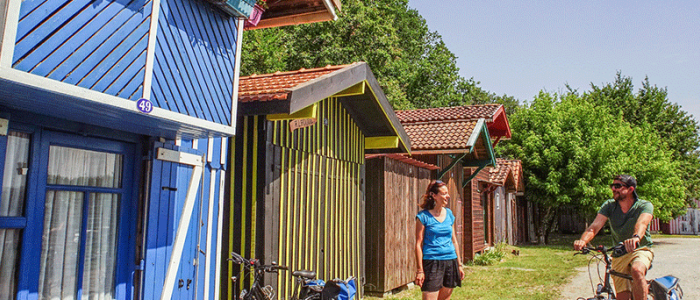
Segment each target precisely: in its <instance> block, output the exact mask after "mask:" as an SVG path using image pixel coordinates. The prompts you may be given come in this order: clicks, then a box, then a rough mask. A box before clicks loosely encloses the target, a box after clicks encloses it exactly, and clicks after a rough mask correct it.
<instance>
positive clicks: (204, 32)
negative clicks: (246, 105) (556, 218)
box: [13, 0, 237, 125]
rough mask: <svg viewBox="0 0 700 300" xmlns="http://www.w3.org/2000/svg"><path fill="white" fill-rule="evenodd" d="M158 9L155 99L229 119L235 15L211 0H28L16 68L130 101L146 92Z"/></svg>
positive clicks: (157, 102)
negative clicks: (157, 1) (152, 29)
mask: <svg viewBox="0 0 700 300" xmlns="http://www.w3.org/2000/svg"><path fill="white" fill-rule="evenodd" d="M154 9H158V12H159V17H158V27H157V32H156V33H155V34H156V46H155V47H156V49H155V51H154V54H153V57H152V59H153V61H154V68H153V74H152V78H151V79H152V87H151V91H149V92H150V93H151V96H150V100H151V101H152V102H153V103H154V105H155V106H157V107H160V108H163V109H166V110H170V111H173V112H178V113H181V114H184V115H188V116H192V117H196V118H200V119H205V120H208V121H212V122H216V123H219V124H225V125H230V124H231V120H232V116H231V114H232V112H231V104H232V99H233V77H234V73H235V71H234V64H235V47H236V37H237V33H236V32H237V31H236V26H235V19H234V18H231V17H228V16H226V15H225V14H223V13H221V12H219V11H218V9H216V8H214V7H213V6H211V5H210V4H208V3H207V2H205V1H199V0H162V1H161V2H160V7H153V1H152V0H135V1H128V0H112V1H107V0H72V1H67V0H50V1H47V0H25V1H22V5H21V9H20V19H19V23H18V29H17V39H16V44H15V50H14V54H13V68H15V69H18V70H22V71H26V72H29V73H32V74H35V75H38V76H42V77H47V78H51V79H54V80H57V81H61V82H65V83H69V84H73V85H76V86H80V87H84V88H87V89H91V90H95V91H99V92H102V93H105V94H108V95H112V96H117V97H121V98H125V99H130V100H134V101H135V100H138V99H140V98H141V97H142V96H143V93H144V91H143V89H144V81H145V76H150V75H148V74H146V73H145V72H146V62H147V60H148V57H147V56H148V52H147V50H148V40H149V38H150V36H151V35H150V33H149V30H150V25H151V15H152V13H153V11H154Z"/></svg>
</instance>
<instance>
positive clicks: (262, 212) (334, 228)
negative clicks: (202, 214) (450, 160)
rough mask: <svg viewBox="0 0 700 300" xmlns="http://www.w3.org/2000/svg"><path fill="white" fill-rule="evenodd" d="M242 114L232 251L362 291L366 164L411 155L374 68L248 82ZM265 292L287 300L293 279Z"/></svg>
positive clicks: (278, 280) (270, 280) (275, 282)
mask: <svg viewBox="0 0 700 300" xmlns="http://www.w3.org/2000/svg"><path fill="white" fill-rule="evenodd" d="M239 114H240V117H239V119H238V120H239V124H238V126H237V128H238V132H237V134H236V137H235V142H234V145H235V146H234V148H235V149H234V154H233V155H234V162H235V165H234V166H233V167H234V173H235V174H238V175H234V178H233V184H232V193H233V194H232V196H233V197H232V198H233V201H232V203H231V207H230V214H231V215H230V218H229V219H230V231H229V237H230V241H231V243H230V245H229V247H230V251H235V252H237V253H241V254H242V255H243V256H244V257H256V258H259V259H262V260H263V261H264V262H265V263H270V262H272V261H276V262H278V263H279V264H280V265H285V266H288V267H289V268H290V270H299V269H305V270H313V271H316V272H317V274H318V278H321V279H325V280H328V279H333V278H342V279H345V278H347V277H349V276H354V277H356V278H358V280H359V282H360V283H362V282H364V280H365V277H366V271H365V260H364V258H365V239H364V232H365V226H366V222H373V221H374V220H366V219H365V208H366V207H367V203H366V198H365V189H366V186H367V181H366V180H367V178H366V176H365V170H366V163H365V155H366V154H368V153H391V152H399V153H406V152H409V150H410V142H409V139H408V136H407V135H406V133H405V131H404V130H403V127H402V126H401V123H400V122H399V121H398V119H397V118H396V115H395V113H394V111H393V109H392V108H391V106H390V104H389V102H388V101H387V99H386V96H385V95H384V93H383V91H382V89H381V88H380V87H379V84H378V83H377V80H376V78H375V77H374V75H373V74H372V71H371V70H370V68H369V66H368V65H367V64H366V63H354V64H350V65H342V66H326V67H322V68H315V69H301V70H297V71H289V72H277V73H274V74H265V75H251V76H248V77H243V78H241V85H240V92H239ZM229 272H230V273H229V275H230V276H233V275H234V274H238V269H236V268H235V266H232V265H231V266H230V271H229ZM265 284H270V285H272V286H273V287H275V289H276V290H277V291H278V293H279V298H280V299H288V298H289V296H290V293H291V291H292V287H293V280H292V277H291V272H281V273H280V274H279V276H277V277H272V276H269V277H267V278H266V279H265ZM358 288H359V289H360V295H361V294H362V291H361V284H360V287H358Z"/></svg>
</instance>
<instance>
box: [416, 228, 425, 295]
mask: <svg viewBox="0 0 700 300" xmlns="http://www.w3.org/2000/svg"><path fill="white" fill-rule="evenodd" d="M424 234H425V226H423V223H421V221H420V220H419V219H418V218H416V247H415V248H416V249H415V250H416V264H417V265H418V268H417V269H416V279H415V282H416V285H418V286H423V281H425V273H423V236H424Z"/></svg>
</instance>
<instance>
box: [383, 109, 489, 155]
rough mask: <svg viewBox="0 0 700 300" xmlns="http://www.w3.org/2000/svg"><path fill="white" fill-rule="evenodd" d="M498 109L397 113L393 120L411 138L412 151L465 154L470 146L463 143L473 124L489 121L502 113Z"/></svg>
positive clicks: (466, 140)
mask: <svg viewBox="0 0 700 300" xmlns="http://www.w3.org/2000/svg"><path fill="white" fill-rule="evenodd" d="M502 107H503V105H501V104H482V105H465V106H456V107H439V108H426V109H415V110H401V111H397V112H396V116H397V117H398V118H399V121H401V125H403V127H404V129H406V133H407V134H408V136H409V137H410V138H411V149H413V150H417V151H428V150H462V149H464V150H466V149H469V148H470V147H471V146H473V145H467V142H468V141H469V137H471V135H472V133H473V131H474V128H475V126H476V123H477V121H478V120H479V119H485V120H486V122H487V123H488V122H491V121H493V120H494V118H495V117H496V115H497V113H498V112H499V111H503V108H502ZM479 130H480V128H479Z"/></svg>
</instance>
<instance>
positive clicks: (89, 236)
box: [39, 146, 122, 300]
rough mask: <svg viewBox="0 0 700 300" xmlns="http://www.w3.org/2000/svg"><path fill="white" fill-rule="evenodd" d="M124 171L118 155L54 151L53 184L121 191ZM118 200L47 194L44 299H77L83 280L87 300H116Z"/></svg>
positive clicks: (93, 195) (69, 193) (94, 195)
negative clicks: (82, 256) (79, 284)
mask: <svg viewBox="0 0 700 300" xmlns="http://www.w3.org/2000/svg"><path fill="white" fill-rule="evenodd" d="M121 172H122V156H121V155H118V154H112V153H104V152H96V151H88V150H81V149H73V148H66V147H58V146H51V148H50V150H49V168H48V182H47V183H48V184H49V185H71V186H95V187H105V188H117V187H119V186H120V185H121V177H122V176H121V175H122V174H121ZM85 195H88V197H87V199H86V197H85ZM86 200H87V201H88V203H87V213H86V214H83V207H85V201H86ZM119 202H120V198H119V195H118V194H111V193H94V192H92V193H88V192H76V191H51V190H49V191H47V193H46V206H45V207H46V208H45V211H44V234H43V240H42V253H41V272H40V274H39V299H62V300H63V299H66V300H69V299H75V298H76V296H77V292H78V286H77V284H78V279H79V278H82V280H83V282H82V286H81V288H82V299H114V276H115V262H116V249H117V229H118V227H119V226H118V220H119ZM83 223H85V224H84V225H85V232H84V233H83V231H82V229H83ZM81 244H82V245H84V247H85V252H84V258H83V261H82V267H83V268H82V272H81V270H80V266H81V262H80V261H79V260H80V247H81Z"/></svg>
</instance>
